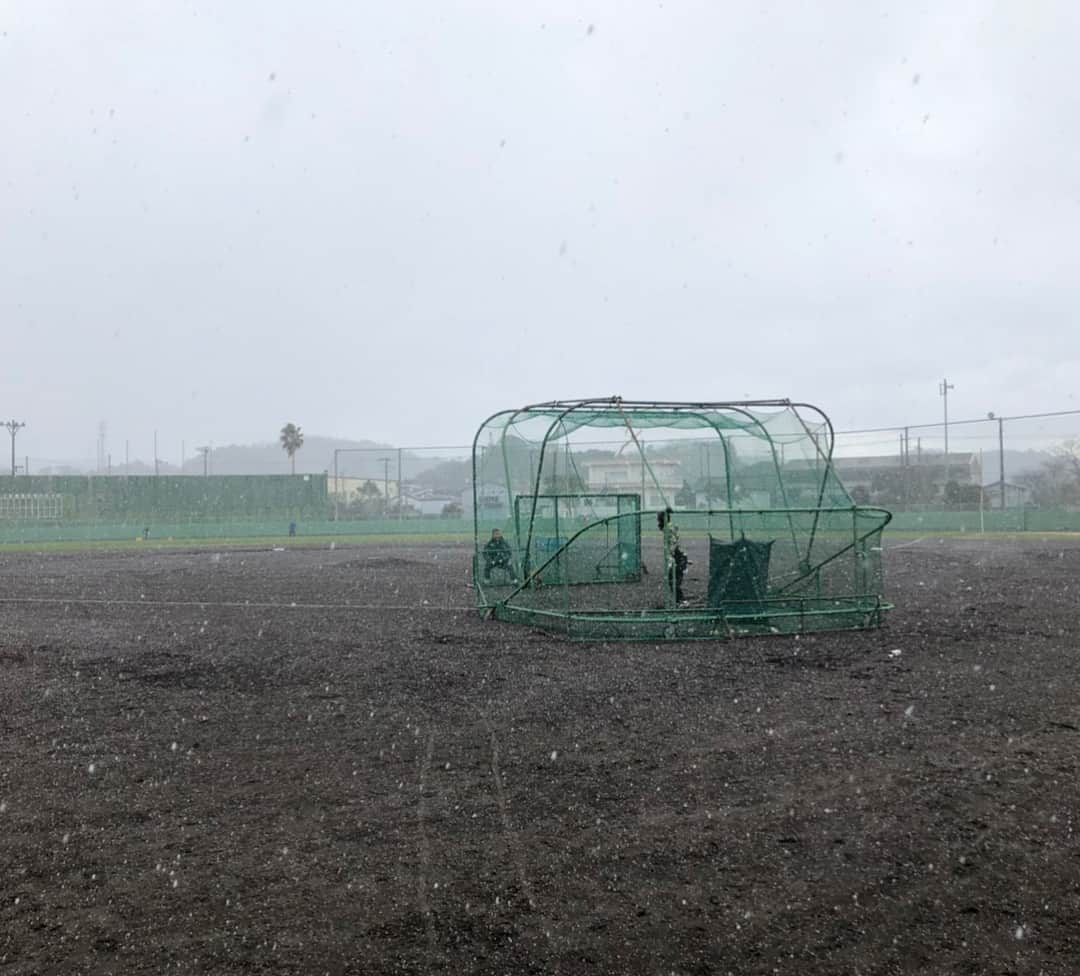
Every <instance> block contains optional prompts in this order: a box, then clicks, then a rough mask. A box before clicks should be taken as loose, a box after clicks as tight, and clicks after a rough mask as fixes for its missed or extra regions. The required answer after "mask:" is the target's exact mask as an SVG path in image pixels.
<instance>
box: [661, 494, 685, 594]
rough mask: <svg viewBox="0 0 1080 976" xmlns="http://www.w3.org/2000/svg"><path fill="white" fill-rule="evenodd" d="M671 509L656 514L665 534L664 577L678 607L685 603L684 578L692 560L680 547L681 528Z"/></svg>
mask: <svg viewBox="0 0 1080 976" xmlns="http://www.w3.org/2000/svg"><path fill="white" fill-rule="evenodd" d="M673 515H674V512H672V510H671V508H670V507H669V508H665V509H664V510H663V511H662V512H657V513H656V526H657V528H658V529H660V531H661V532H663V533H664V575H665V578H666V579H667V585H668V588H669V590H670V591H671V592H672V593H674V595H675V603H676V605H678V604H680V603H685V602H686V601H685V598H684V596H683V588H682V584H683V576H684V575H685V573H686V567H687V566H688V565H689V563H690V560H689V559H687V558H686V553H684V552H683V551H682V548H681V547H680V545H679V528H678V526H677V525H676V524H675V521H674V518H673Z"/></svg>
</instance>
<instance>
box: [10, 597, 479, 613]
mask: <svg viewBox="0 0 1080 976" xmlns="http://www.w3.org/2000/svg"><path fill="white" fill-rule="evenodd" d="M0 603H25V604H33V605H41V606H63V605H68V604H73V603H78V604H81V605H85V606H95V607H198V608H199V609H204V608H205V609H210V608H214V607H220V608H222V609H229V610H356V611H359V612H362V613H372V612H382V611H389V612H398V613H400V612H406V611H407V612H409V613H411V612H413V611H416V610H421V611H424V610H436V611H439V612H446V611H447V610H451V611H460V612H470V613H471V612H473V611H475V610H477V609H478V607H477V606H476V605H475V604H470V605H469V606H457V605H453V604H446V603H441V604H440V603H416V604H413V603H291V602H290V603H254V602H251V601H247V600H109V599H105V598H102V597H84V596H65V597H34V596H4V597H0Z"/></svg>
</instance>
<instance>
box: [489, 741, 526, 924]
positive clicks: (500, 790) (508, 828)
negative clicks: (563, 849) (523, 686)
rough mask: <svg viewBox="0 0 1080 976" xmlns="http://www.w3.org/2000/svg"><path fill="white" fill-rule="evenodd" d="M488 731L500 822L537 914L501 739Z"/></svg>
mask: <svg viewBox="0 0 1080 976" xmlns="http://www.w3.org/2000/svg"><path fill="white" fill-rule="evenodd" d="M488 731H489V733H490V735H491V775H492V778H493V779H494V781H495V799H496V802H497V803H498V806H499V820H500V821H501V822H502V829H503V834H504V835H505V837H506V846H507V847H508V848H509V850H510V857H511V858H512V859H513V861H514V869H515V871H516V872H517V876H518V881H519V882H520V883H521V890H522V892H523V893H524V895H525V899H526V901H528V903H529V908H530V909H531V910H532V911H534V912H535V911H537V907H536V895H535V894H534V893H533V888H532V885H531V884H530V883H529V878H528V875H527V874H526V873H525V860H524V858H523V857H522V856H521V844H520V842H519V841H518V837H517V832H516V831H515V830H514V825H513V823H512V822H511V820H510V803H509V801H508V800H507V799H506V790H505V788H504V786H503V778H502V769H501V768H500V766H499V739H498V737H497V736H496V735H495V730H494V729H493V728H491V727H490V725H489V726H488Z"/></svg>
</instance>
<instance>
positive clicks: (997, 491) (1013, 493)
mask: <svg viewBox="0 0 1080 976" xmlns="http://www.w3.org/2000/svg"><path fill="white" fill-rule="evenodd" d="M1003 487H1004V492H1005V504H1004V505H1002V504H1001V494H1002V488H1003ZM1027 493H1028V492H1027V489H1026V488H1025V487H1024V486H1023V485H1014V484H1012V483H1011V482H1008V481H1005V482H1001V481H995V482H994V483H993V484H992V485H983V505H984V506H985V507H986V508H1023V507H1024V506H1025V505H1026V504H1027Z"/></svg>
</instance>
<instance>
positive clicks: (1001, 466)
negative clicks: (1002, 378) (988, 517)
mask: <svg viewBox="0 0 1080 976" xmlns="http://www.w3.org/2000/svg"><path fill="white" fill-rule="evenodd" d="M986 417H987V419H988V420H996V421H997V425H998V486H999V487H1000V488H1001V501H1000V502H999V503H998V508H1002V509H1003V508H1004V507H1005V418H1004V417H998V416H997V415H996V414H995V413H994V411H993V410H991V411H990V412H989V413H988V414H987V415H986Z"/></svg>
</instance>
